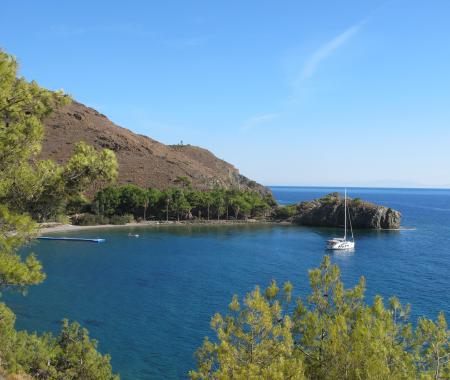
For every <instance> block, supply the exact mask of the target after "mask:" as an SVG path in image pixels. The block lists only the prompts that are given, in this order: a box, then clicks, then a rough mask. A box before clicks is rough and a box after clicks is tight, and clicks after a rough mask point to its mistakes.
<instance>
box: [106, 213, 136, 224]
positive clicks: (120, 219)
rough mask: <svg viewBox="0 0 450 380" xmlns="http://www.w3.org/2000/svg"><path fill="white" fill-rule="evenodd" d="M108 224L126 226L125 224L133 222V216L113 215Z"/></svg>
mask: <svg viewBox="0 0 450 380" xmlns="http://www.w3.org/2000/svg"><path fill="white" fill-rule="evenodd" d="M109 222H110V223H111V224H127V223H133V222H134V216H133V215H131V214H125V215H113V216H111V218H110V219H109Z"/></svg>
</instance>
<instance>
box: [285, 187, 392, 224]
mask: <svg viewBox="0 0 450 380" xmlns="http://www.w3.org/2000/svg"><path fill="white" fill-rule="evenodd" d="M347 209H348V215H350V218H349V220H350V223H351V225H352V228H353V229H370V230H398V229H400V224H401V213H400V212H399V211H397V210H394V209H392V208H389V207H385V206H380V205H376V204H374V203H370V202H367V201H364V200H361V199H359V198H355V199H351V198H347ZM284 211H285V212H284V214H285V215H286V219H285V220H287V221H290V222H292V223H294V224H297V225H302V226H311V227H343V225H344V199H343V198H342V197H341V196H340V195H339V194H338V193H331V194H328V195H326V196H324V197H322V198H319V199H314V200H312V201H306V202H301V203H299V204H297V205H291V206H285V208H284ZM278 212H279V213H280V214H283V207H282V208H280V209H279V211H278Z"/></svg>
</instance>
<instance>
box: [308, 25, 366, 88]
mask: <svg viewBox="0 0 450 380" xmlns="http://www.w3.org/2000/svg"><path fill="white" fill-rule="evenodd" d="M364 23H365V20H363V21H360V22H358V23H357V24H354V25H352V26H351V27H350V28H348V29H347V30H345V31H344V32H342V33H340V34H338V35H337V36H335V37H333V38H332V39H331V40H329V41H328V42H327V43H326V44H324V45H323V46H321V47H320V48H319V49H317V50H316V51H315V52H314V53H313V54H312V55H311V56H310V57H309V59H308V60H307V61H306V64H305V66H304V67H303V70H302V71H301V75H300V79H301V80H302V81H303V80H306V79H308V78H311V77H312V76H313V75H314V73H315V72H316V70H317V68H318V67H319V65H320V63H321V62H322V61H323V60H325V59H327V58H328V57H329V56H330V55H331V54H332V53H333V52H334V51H336V50H337V49H339V48H340V47H341V46H342V45H344V44H345V43H346V42H347V41H348V40H349V39H350V38H352V37H353V36H354V35H355V34H357V33H358V32H359V30H360V29H361V27H362V26H363V25H364Z"/></svg>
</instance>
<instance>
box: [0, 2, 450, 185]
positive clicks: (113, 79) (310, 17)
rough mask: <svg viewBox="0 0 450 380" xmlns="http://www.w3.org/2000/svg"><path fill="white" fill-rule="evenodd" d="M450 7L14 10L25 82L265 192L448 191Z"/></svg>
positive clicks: (150, 5) (2, 22)
mask: <svg viewBox="0 0 450 380" xmlns="http://www.w3.org/2000/svg"><path fill="white" fill-rule="evenodd" d="M449 14H450V2H449V1H448V0H432V1H419V0H391V1H389V0H383V1H378V0H366V1H360V0H354V1H345V0H342V1H334V0H329V1H323V0H315V1H312V0H310V1H300V0H295V1H264V0H257V1H250V0H249V1H239V0H227V1H209V0H205V1H194V0H193V1H188V0H183V1H182V0H180V1H135V0H128V1H126V2H124V1H111V0H110V1H98V0H97V1H92V0H91V1H84V0H77V1H70V2H69V1H56V0H54V1H50V0H40V1H33V0H28V1H27V0H2V5H1V7H0V47H2V48H3V49H4V50H6V51H7V52H9V53H11V54H13V55H15V56H16V57H17V59H18V61H19V62H20V74H21V75H23V76H24V77H25V78H27V79H29V80H36V81H37V82H38V83H39V84H41V85H42V86H45V87H47V88H50V89H63V90H64V91H66V92H67V93H69V94H70V95H72V96H73V97H74V98H75V99H76V100H78V101H80V102H82V103H84V104H86V105H89V106H91V107H93V108H96V109H98V110H99V111H100V112H102V113H104V114H106V115H107V116H108V117H109V118H110V119H111V120H112V121H114V122H115V123H116V124H118V125H120V126H123V127H126V128H128V129H131V130H132V131H135V132H137V133H140V134H145V135H148V136H150V137H152V138H155V139H157V140H159V141H161V142H163V143H166V144H174V143H178V142H180V141H183V142H184V143H185V144H192V145H198V146H202V147H205V148H207V149H209V150H211V151H212V152H214V153H215V154H216V155H217V156H218V157H220V158H222V159H225V160H226V161H228V162H230V163H232V164H233V165H235V166H236V167H237V168H239V170H240V171H241V173H242V174H244V175H246V176H248V177H250V178H252V179H255V180H257V181H259V182H261V183H263V184H265V185H310V186H317V185H320V186H379V187H450V23H449V22H448V15H449Z"/></svg>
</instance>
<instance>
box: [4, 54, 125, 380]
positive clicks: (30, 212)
mask: <svg viewBox="0 0 450 380" xmlns="http://www.w3.org/2000/svg"><path fill="white" fill-rule="evenodd" d="M70 101H71V100H70V98H69V97H68V96H66V95H64V94H63V93H62V92H51V91H48V90H45V89H43V88H41V87H40V86H39V85H38V84H37V83H35V82H31V83H29V82H27V81H25V80H24V79H23V78H17V62H16V60H15V59H14V58H13V57H12V56H10V55H8V54H7V53H5V52H3V51H0V292H4V291H21V292H24V291H26V289H27V287H28V286H31V285H37V284H39V283H41V282H42V281H43V280H44V279H45V273H44V272H43V268H42V265H41V264H40V262H39V261H38V260H37V258H36V256H35V255H33V254H31V255H29V256H27V257H23V256H21V255H20V254H19V253H18V251H19V249H20V248H21V247H22V246H23V245H24V244H27V243H28V242H30V241H31V240H32V239H33V238H34V237H35V236H36V227H37V225H36V223H35V221H34V220H33V218H34V219H35V220H38V221H39V220H44V219H46V218H48V217H49V216H50V215H56V214H57V212H58V210H61V209H62V208H63V207H64V204H65V203H66V202H67V201H68V199H69V198H70V197H72V196H76V195H77V194H79V193H80V192H81V191H83V190H84V189H85V188H86V187H87V186H88V185H91V184H94V183H95V182H96V181H98V180H101V181H103V182H108V181H110V180H112V179H113V178H114V177H115V175H116V173H117V163H116V160H115V157H114V154H113V153H112V152H110V151H106V150H105V151H103V152H100V153H97V152H95V151H94V150H93V149H92V148H90V147H89V146H87V145H85V144H83V143H80V144H79V145H78V146H77V149H76V150H75V153H74V155H73V157H72V158H71V159H70V161H69V163H68V164H67V165H65V166H59V165H57V164H56V163H54V162H52V161H50V160H46V161H41V160H39V159H38V153H39V151H40V147H41V142H42V137H43V136H42V135H43V128H42V118H43V117H45V116H46V115H48V114H49V113H50V112H52V110H53V109H54V107H58V106H60V105H63V104H66V103H67V102H70ZM14 322H15V316H14V314H13V312H12V311H11V310H10V309H9V308H8V307H7V306H6V305H5V304H4V303H0V373H1V372H4V371H6V372H7V373H14V374H27V375H31V376H32V377H34V378H36V379H67V380H69V379H74V380H75V379H87V380H89V379H117V378H118V377H117V376H116V375H114V374H113V373H112V369H111V365H110V363H109V360H110V359H109V357H108V356H107V355H105V356H103V355H102V354H100V353H99V352H98V351H97V350H96V347H97V343H96V342H95V341H94V340H91V339H90V338H89V335H88V332H87V331H86V330H84V329H82V328H81V327H80V326H79V325H78V324H76V323H69V322H68V321H63V322H62V327H61V332H60V334H59V335H58V336H56V337H54V336H53V335H51V334H43V335H37V334H35V333H33V334H29V333H27V332H24V331H16V330H15V328H14Z"/></svg>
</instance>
